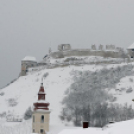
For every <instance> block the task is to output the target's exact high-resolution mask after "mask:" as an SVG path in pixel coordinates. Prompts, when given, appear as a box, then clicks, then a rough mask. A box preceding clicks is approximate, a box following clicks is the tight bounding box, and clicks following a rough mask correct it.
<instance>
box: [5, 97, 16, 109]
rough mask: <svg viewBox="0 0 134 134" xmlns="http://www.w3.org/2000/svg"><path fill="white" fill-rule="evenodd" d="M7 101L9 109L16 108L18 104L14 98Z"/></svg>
mask: <svg viewBox="0 0 134 134" xmlns="http://www.w3.org/2000/svg"><path fill="white" fill-rule="evenodd" d="M7 101H8V105H9V106H10V107H14V106H16V105H17V104H18V102H17V99H15V98H10V99H8V100H7Z"/></svg>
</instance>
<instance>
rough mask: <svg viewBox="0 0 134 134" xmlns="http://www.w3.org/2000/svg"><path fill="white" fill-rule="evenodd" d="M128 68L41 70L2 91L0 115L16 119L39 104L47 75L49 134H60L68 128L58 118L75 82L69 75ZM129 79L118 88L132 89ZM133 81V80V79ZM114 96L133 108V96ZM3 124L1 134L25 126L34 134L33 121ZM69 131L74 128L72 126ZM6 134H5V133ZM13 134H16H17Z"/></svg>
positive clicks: (75, 67) (116, 93) (124, 80)
mask: <svg viewBox="0 0 134 134" xmlns="http://www.w3.org/2000/svg"><path fill="white" fill-rule="evenodd" d="M126 64H127V63H122V64H120V65H119V64H109V65H79V66H73V65H70V66H66V67H59V68H54V69H42V70H39V71H34V72H30V73H29V74H28V75H27V76H22V77H20V78H18V79H17V80H16V81H15V82H14V83H12V84H10V85H9V86H8V87H6V88H4V89H2V90H0V93H1V92H3V93H4V95H3V96H0V114H1V113H3V112H6V113H7V114H8V113H10V112H11V113H13V114H14V115H21V116H23V115H24V113H25V111H26V109H27V108H28V107H29V106H31V107H32V106H33V103H34V102H36V101H37V94H38V91H39V87H40V83H41V79H42V77H43V76H44V74H46V73H48V76H46V77H44V79H43V83H44V89H45V92H46V94H47V95H46V99H47V101H48V102H49V103H50V110H51V114H50V132H49V133H50V134H57V133H59V132H60V131H62V130H63V129H65V128H66V126H65V124H63V122H62V121H61V120H60V118H59V115H60V112H61V110H62V104H61V101H62V100H63V98H64V96H65V94H64V92H65V91H66V89H67V88H69V86H70V84H71V83H72V82H73V79H72V76H71V75H70V72H71V71H72V70H80V71H85V70H89V71H95V70H100V69H103V68H104V67H106V68H108V69H110V68H112V67H117V66H123V65H126ZM132 64H134V63H132ZM129 77H130V76H129ZM129 77H127V76H126V77H124V78H123V79H122V80H121V81H120V85H118V84H117V88H118V87H119V86H122V87H126V88H127V87H129V86H131V87H134V84H133V82H130V81H129ZM131 77H132V78H133V79H134V76H131ZM111 92H112V93H113V94H115V96H117V101H116V102H119V103H123V104H124V103H126V102H127V103H128V104H133V102H132V101H131V100H132V99H133V98H134V92H132V93H128V94H127V93H126V92H120V94H119V93H118V92H117V91H114V92H113V90H112V91H111ZM11 98H13V99H15V101H16V102H17V103H18V104H17V105H16V106H9V99H11ZM0 120H1V122H3V123H2V124H3V125H0V130H2V131H1V132H2V133H0V134H7V133H8V130H10V129H12V131H15V129H14V128H16V133H17V128H19V127H18V126H20V128H21V127H22V126H23V125H24V126H25V124H29V127H28V128H27V129H26V131H27V132H26V131H25V130H23V131H22V132H23V134H28V133H29V132H30V131H31V125H32V123H31V120H29V121H23V122H22V123H11V122H6V121H5V119H0ZM70 127H73V125H72V126H70ZM110 127H112V126H110ZM7 128H8V129H7ZM109 129H110V128H109ZM4 130H6V132H5V133H3V132H4ZM76 130H77V129H76ZM18 131H20V130H18ZM68 131H69V130H68ZM79 131H80V130H79ZM84 131H87V130H84ZM93 131H99V132H100V130H99V129H97V130H96V129H95V130H94V129H93ZM8 134H9V133H8ZM13 134H15V132H14V133H13ZM20 134H21V133H20ZM70 134H71V133H70ZM111 134H112V133H111ZM113 134H114V133H113Z"/></svg>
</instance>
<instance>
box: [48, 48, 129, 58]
mask: <svg viewBox="0 0 134 134" xmlns="http://www.w3.org/2000/svg"><path fill="white" fill-rule="evenodd" d="M50 56H51V57H53V58H64V57H70V56H101V57H105V58H108V57H111V58H122V57H121V55H120V54H119V52H117V51H103V50H90V49H80V50H79V49H75V50H69V51H57V52H52V53H51V54H50ZM126 57H127V56H126Z"/></svg>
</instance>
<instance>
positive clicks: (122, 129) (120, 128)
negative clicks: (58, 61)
mask: <svg viewBox="0 0 134 134" xmlns="http://www.w3.org/2000/svg"><path fill="white" fill-rule="evenodd" d="M133 133H134V120H130V121H123V122H119V123H115V124H112V125H108V126H105V127H104V128H87V129H83V128H72V129H64V130H62V131H61V132H60V133H59V134H133Z"/></svg>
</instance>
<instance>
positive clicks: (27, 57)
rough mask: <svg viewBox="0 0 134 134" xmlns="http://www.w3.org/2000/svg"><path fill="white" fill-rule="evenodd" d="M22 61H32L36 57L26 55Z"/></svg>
mask: <svg viewBox="0 0 134 134" xmlns="http://www.w3.org/2000/svg"><path fill="white" fill-rule="evenodd" d="M22 61H34V62H37V61H36V58H35V57H32V56H26V57H25V58H24V59H22Z"/></svg>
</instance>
